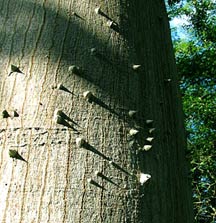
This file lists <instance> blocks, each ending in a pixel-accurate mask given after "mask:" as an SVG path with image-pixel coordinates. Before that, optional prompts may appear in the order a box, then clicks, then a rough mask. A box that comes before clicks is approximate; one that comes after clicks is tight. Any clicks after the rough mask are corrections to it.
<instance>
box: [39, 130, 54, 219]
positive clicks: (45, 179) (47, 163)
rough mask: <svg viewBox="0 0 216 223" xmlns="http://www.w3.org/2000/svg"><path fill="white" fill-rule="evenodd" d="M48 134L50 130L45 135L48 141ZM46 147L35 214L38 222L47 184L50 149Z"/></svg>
mask: <svg viewBox="0 0 216 223" xmlns="http://www.w3.org/2000/svg"><path fill="white" fill-rule="evenodd" d="M50 134H52V132H51V133H50V132H49V133H48V136H47V142H49V136H50ZM47 147H48V148H50V145H47ZM48 148H47V159H46V161H45V162H46V164H45V169H44V176H43V181H42V185H41V193H40V199H39V205H38V214H37V221H36V222H38V223H40V222H41V221H40V218H41V213H42V212H41V211H42V204H43V197H44V193H45V189H46V184H47V170H48V166H49V159H50V150H49V149H48Z"/></svg>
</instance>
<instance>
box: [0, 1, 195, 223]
mask: <svg viewBox="0 0 216 223" xmlns="http://www.w3.org/2000/svg"><path fill="white" fill-rule="evenodd" d="M99 5H100V6H101V7H100V8H98V7H99ZM0 15H1V17H0V19H1V20H0V21H1V24H0V32H1V35H0V54H1V61H0V62H1V78H0V84H1V90H0V91H1V102H0V108H1V112H2V117H1V122H0V139H1V141H0V143H1V151H0V164H1V169H0V191H1V197H0V201H1V202H0V222H2V223H5V222H8V223H9V222H10V223H18V222H20V223H27V222H37V223H43V222H57V223H60V222H75V223H79V222H80V223H84V222H94V223H95V222H96V223H97V222H116V223H119V222H128V223H129V222H136V223H137V222H144V223H158V222H160V223H168V222H169V223H182V222H185V223H191V222H192V205H191V190H190V185H189V182H188V172H187V171H188V168H187V163H186V161H185V134H184V127H183V116H182V107H181V100H180V96H179V92H178V78H177V74H176V69H175V61H174V57H173V50H172V46H171V39H170V31H169V26H168V19H167V15H166V11H165V6H164V3H163V1H161V0H157V1H152V0H146V1H144V0H137V1H131V0H130V1H129V0H125V1H122V0H109V1H102V0H94V1H93V0H91V1H87V0H79V1H78V0H77V1H76V0H74V1H69V0H65V1H63V0H62V1H60V0H58V1H57V0H43V1H42V0H38V1H36V0H35V1H33V0H22V1H21V0H8V1H6V0H1V2H0ZM11 65H15V66H16V67H18V68H19V70H20V72H17V71H18V70H16V69H18V68H16V69H14V68H12V70H11ZM138 65H140V66H138ZM11 71H15V72H12V73H11ZM21 72H22V73H21ZM9 73H10V75H9ZM23 73H24V74H23ZM8 75H9V76H8ZM83 93H84V94H83ZM132 111H137V112H136V113H135V112H132ZM147 120H148V121H147ZM151 120H152V121H153V122H152V121H151ZM146 145H149V146H146ZM9 150H17V151H18V153H19V155H20V156H21V157H22V158H24V159H25V160H26V161H27V162H24V161H22V160H20V159H16V158H18V157H17V156H16V157H14V158H13V157H10V156H9ZM12 158H13V159H12ZM97 171H98V172H97ZM144 174H145V175H144ZM147 174H148V175H147ZM145 181H146V182H145Z"/></svg>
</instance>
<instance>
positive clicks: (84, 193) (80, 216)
mask: <svg viewBox="0 0 216 223" xmlns="http://www.w3.org/2000/svg"><path fill="white" fill-rule="evenodd" d="M85 164H86V165H88V153H87V154H86V160H85ZM84 168H85V172H84V175H83V179H82V182H83V194H82V198H81V205H80V208H79V210H80V211H79V219H78V222H79V223H82V213H83V210H84V209H83V208H84V202H85V201H84V200H85V195H86V173H87V168H86V166H85V167H84Z"/></svg>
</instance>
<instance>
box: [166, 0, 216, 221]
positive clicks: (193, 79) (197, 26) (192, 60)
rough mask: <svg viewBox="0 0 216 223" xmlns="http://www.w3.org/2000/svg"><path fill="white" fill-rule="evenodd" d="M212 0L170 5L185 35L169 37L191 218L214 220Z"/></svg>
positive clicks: (215, 45)
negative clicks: (187, 168)
mask: <svg viewBox="0 0 216 223" xmlns="http://www.w3.org/2000/svg"><path fill="white" fill-rule="evenodd" d="M215 15H216V3H215V0H191V1H184V3H181V4H175V5H173V6H172V7H171V8H170V10H169V16H170V17H171V18H174V17H175V18H176V17H184V18H186V19H187V24H186V25H184V30H185V31H186V32H187V38H185V39H180V38H175V40H174V41H173V43H174V49H175V55H176V62H177V68H178V72H179V75H180V77H181V84H180V87H181V91H182V95H183V106H184V112H185V124H186V130H187V133H188V134H187V135H188V154H189V155H188V158H189V159H190V162H191V177H192V184H193V185H192V186H193V201H194V211H195V221H196V222H197V223H198V222H199V223H204V222H205V223H215V222H216V175H215V173H216V171H215V170H216V50H215V49H216V16H215Z"/></svg>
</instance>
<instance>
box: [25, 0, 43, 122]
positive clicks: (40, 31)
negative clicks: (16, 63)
mask: <svg viewBox="0 0 216 223" xmlns="http://www.w3.org/2000/svg"><path fill="white" fill-rule="evenodd" d="M46 1H47V0H44V2H43V11H44V14H43V19H42V24H41V26H40V29H39V31H38V35H37V40H36V43H35V46H34V49H33V52H32V56H31V65H30V68H29V77H28V79H27V81H26V87H25V96H24V100H23V105H22V108H21V113H22V114H23V112H24V107H25V103H26V99H27V96H28V95H27V89H28V83H29V81H30V79H31V78H32V69H33V65H34V57H35V53H36V51H37V49H38V44H39V42H40V39H41V36H42V32H43V29H44V27H45V22H46V15H47V12H46V8H45V4H46ZM21 126H23V118H22V117H21Z"/></svg>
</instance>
